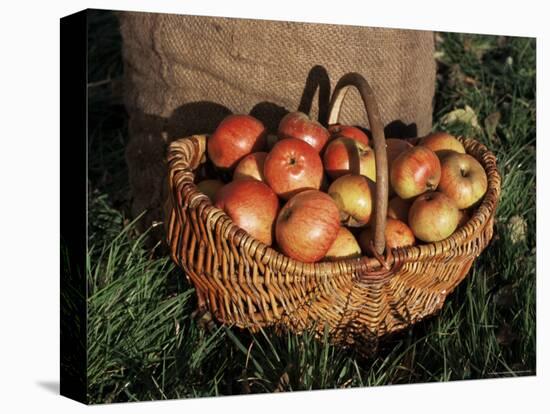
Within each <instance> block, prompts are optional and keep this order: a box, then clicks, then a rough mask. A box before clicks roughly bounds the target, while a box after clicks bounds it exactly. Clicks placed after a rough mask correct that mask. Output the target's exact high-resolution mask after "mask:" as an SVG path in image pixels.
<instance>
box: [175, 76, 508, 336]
mask: <svg viewBox="0 0 550 414" xmlns="http://www.w3.org/2000/svg"><path fill="white" fill-rule="evenodd" d="M350 87H356V88H357V89H358V91H359V93H360V95H361V97H362V99H363V102H364V104H365V108H366V110H367V115H368V120H369V125H370V126H371V131H372V135H373V141H374V149H375V154H376V168H377V182H376V194H377V199H376V207H375V212H376V214H375V235H376V236H375V242H374V245H373V246H372V247H373V256H374V257H367V256H364V257H362V258H360V259H349V260H341V261H336V262H319V263H313V264H311V263H301V262H298V261H296V260H293V259H291V258H289V257H286V256H284V255H283V254H281V253H279V252H277V251H275V250H274V249H272V248H271V247H269V246H266V245H264V244H263V243H261V242H259V241H257V240H255V239H253V238H252V237H251V236H249V235H248V234H247V233H246V232H245V231H243V230H242V229H240V228H238V227H237V226H235V225H234V224H233V223H232V221H231V219H230V218H229V217H228V216H227V215H226V214H225V213H224V212H223V211H222V210H220V209H218V208H215V207H213V206H212V204H211V202H210V200H209V198H208V197H207V196H206V195H204V194H202V193H200V192H199V191H198V190H197V187H196V185H195V184H194V183H193V180H194V171H195V170H196V169H197V168H198V167H199V165H200V164H201V163H203V162H204V161H205V160H206V157H205V148H206V139H207V138H206V136H192V137H188V138H183V139H179V140H177V141H174V142H173V143H172V144H171V145H170V148H169V153H168V167H169V176H168V180H169V186H170V198H169V200H168V202H167V217H166V230H167V240H168V243H169V247H170V251H171V256H172V259H173V260H174V261H175V263H176V264H177V265H179V266H181V268H182V269H183V270H184V271H185V274H186V275H187V277H188V278H189V279H190V280H191V282H192V283H193V285H194V286H195V288H196V293H197V296H198V304H199V308H200V309H203V310H209V311H210V312H211V313H212V315H214V317H215V318H216V319H217V320H219V321H220V322H222V323H225V324H232V325H236V326H238V327H242V328H248V329H251V330H253V331H255V330H257V329H259V328H261V327H265V326H275V327H277V328H283V329H285V330H290V331H293V332H296V333H300V332H301V331H303V330H306V329H313V330H315V331H316V333H317V334H318V335H319V336H321V335H324V334H325V333H326V332H327V331H328V335H329V337H330V339H331V341H332V342H333V343H338V344H341V345H354V346H358V347H361V345H367V344H372V343H373V342H376V340H377V339H378V338H380V337H382V336H386V335H388V334H390V333H393V332H396V331H399V330H401V329H403V328H406V327H408V326H410V325H411V324H414V323H416V322H418V321H420V320H421V319H423V318H425V317H427V316H429V315H432V314H434V313H435V312H437V311H438V310H439V309H440V308H441V307H442V305H443V302H444V300H445V298H446V296H447V295H448V294H449V293H450V292H451V291H452V290H453V289H454V288H455V287H456V286H457V285H458V284H459V283H460V282H461V281H462V280H463V279H464V278H465V277H466V274H467V273H468V271H469V269H470V267H471V266H472V263H473V261H474V259H475V258H476V257H477V256H478V255H479V254H480V253H481V252H482V251H483V249H484V248H485V247H486V246H487V244H488V243H489V241H490V239H491V237H492V235H493V220H494V215H495V210H496V207H497V203H498V199H499V194H500V176H499V174H498V171H497V165H496V159H495V156H494V155H493V154H492V153H491V152H490V151H489V150H488V149H487V148H486V147H485V146H483V145H482V144H480V143H478V142H476V141H475V140H473V139H464V138H459V139H460V140H461V142H462V143H463V144H464V147H465V148H466V152H467V153H469V154H471V155H472V156H473V157H475V158H476V159H477V160H478V161H480V163H481V164H482V165H483V167H484V168H485V171H486V173H487V177H488V190H487V193H486V194H485V196H484V198H483V200H482V201H481V203H480V204H479V205H478V207H477V208H476V209H475V211H474V213H473V214H472V217H471V218H470V220H469V221H468V222H467V223H466V224H465V225H464V226H463V227H461V228H459V229H457V231H455V233H454V234H453V235H452V236H451V237H449V238H447V239H445V240H443V241H440V242H436V243H429V244H422V245H418V246H413V247H406V248H398V249H392V250H391V251H388V252H386V253H385V254H383V252H384V236H383V232H384V226H385V223H386V212H387V203H388V177H387V159H386V150H385V143H384V139H385V138H384V132H383V128H382V123H381V122H380V118H379V113H378V108H377V105H376V102H375V99H374V96H373V94H372V90H371V88H370V87H369V85H368V83H367V82H366V80H365V79H364V78H362V77H361V76H360V75H358V74H355V73H351V74H347V75H345V76H344V77H342V79H340V81H339V82H338V84H337V85H336V87H335V90H334V94H333V96H332V100H331V105H330V109H329V119H328V122H329V123H335V122H337V120H338V116H339V113H340V108H341V106H342V102H343V101H344V98H345V95H346V92H347V90H348V89H349V88H350Z"/></svg>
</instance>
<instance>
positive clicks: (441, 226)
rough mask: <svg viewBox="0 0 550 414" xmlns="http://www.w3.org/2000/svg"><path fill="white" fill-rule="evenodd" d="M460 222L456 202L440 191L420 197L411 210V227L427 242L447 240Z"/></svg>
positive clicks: (419, 237)
mask: <svg viewBox="0 0 550 414" xmlns="http://www.w3.org/2000/svg"><path fill="white" fill-rule="evenodd" d="M459 220H460V213H459V210H458V207H457V206H456V204H455V203H454V201H453V200H452V199H450V198H449V197H447V196H446V195H445V194H443V193H440V192H438V191H430V192H428V193H425V194H421V195H419V196H418V197H417V198H416V200H414V202H413V203H412V205H411V208H410V209H409V226H410V227H411V229H412V231H413V233H414V235H415V236H416V237H417V238H418V239H420V240H422V241H425V242H435V241H440V240H443V239H446V238H447V237H449V236H450V235H451V234H453V232H454V231H455V230H456V228H457V226H458V221H459Z"/></svg>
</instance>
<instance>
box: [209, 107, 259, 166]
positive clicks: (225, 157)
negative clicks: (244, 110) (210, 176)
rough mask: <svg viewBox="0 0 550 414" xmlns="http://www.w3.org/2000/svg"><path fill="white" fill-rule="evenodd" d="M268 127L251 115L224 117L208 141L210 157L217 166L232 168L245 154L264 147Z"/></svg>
mask: <svg viewBox="0 0 550 414" xmlns="http://www.w3.org/2000/svg"><path fill="white" fill-rule="evenodd" d="M265 135H266V129H265V127H264V125H263V124H262V123H261V122H260V121H259V120H257V119H256V118H254V117H252V116H250V115H241V114H234V115H229V116H227V117H225V118H224V119H223V121H222V122H220V124H219V125H218V127H217V128H216V130H215V131H214V133H213V134H212V135H211V136H210V138H209V139H208V140H207V141H206V148H207V153H208V157H209V158H210V160H212V163H214V165H215V166H216V167H219V168H223V169H232V168H234V167H235V166H236V165H237V163H238V162H239V161H240V160H241V158H243V157H244V156H245V155H247V154H250V153H251V152H257V151H261V150H263V149H264V146H265Z"/></svg>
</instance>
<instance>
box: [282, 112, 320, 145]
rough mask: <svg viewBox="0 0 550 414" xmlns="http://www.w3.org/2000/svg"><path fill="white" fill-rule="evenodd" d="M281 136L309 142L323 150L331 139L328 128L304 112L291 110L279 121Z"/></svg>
mask: <svg viewBox="0 0 550 414" xmlns="http://www.w3.org/2000/svg"><path fill="white" fill-rule="evenodd" d="M278 135H279V138H282V139H284V138H295V139H300V140H302V141H305V142H307V143H308V144H309V145H311V146H312V147H313V148H315V150H316V151H317V152H321V150H322V149H323V147H324V146H325V144H326V143H327V141H328V139H329V136H330V134H329V132H328V130H327V129H326V128H325V127H324V126H323V125H321V124H320V123H319V122H317V121H315V120H313V119H311V118H310V117H309V116H307V115H306V114H304V113H303V112H289V113H288V114H286V115H285V116H284V117H283V119H281V122H280V123H279V129H278Z"/></svg>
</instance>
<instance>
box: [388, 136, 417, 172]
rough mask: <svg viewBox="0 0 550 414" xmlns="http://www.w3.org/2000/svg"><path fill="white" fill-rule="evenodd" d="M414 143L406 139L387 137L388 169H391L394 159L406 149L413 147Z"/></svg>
mask: <svg viewBox="0 0 550 414" xmlns="http://www.w3.org/2000/svg"><path fill="white" fill-rule="evenodd" d="M412 147H413V145H412V144H411V143H410V142H408V141H405V140H404V139H397V138H387V139H386V151H387V154H388V171H390V170H391V166H392V164H393V161H394V160H395V159H396V158H397V157H398V156H399V155H400V154H401V153H402V152H405V151H406V150H408V149H410V148H412Z"/></svg>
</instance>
